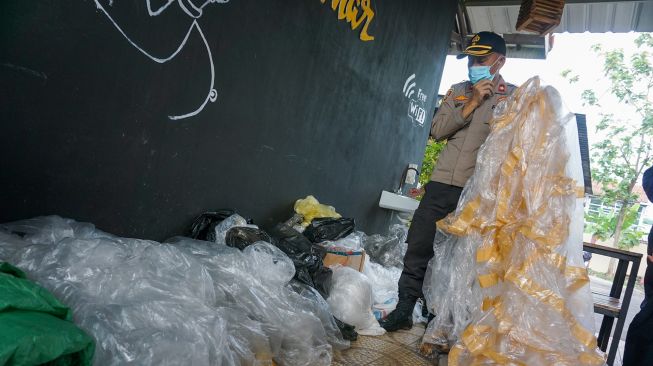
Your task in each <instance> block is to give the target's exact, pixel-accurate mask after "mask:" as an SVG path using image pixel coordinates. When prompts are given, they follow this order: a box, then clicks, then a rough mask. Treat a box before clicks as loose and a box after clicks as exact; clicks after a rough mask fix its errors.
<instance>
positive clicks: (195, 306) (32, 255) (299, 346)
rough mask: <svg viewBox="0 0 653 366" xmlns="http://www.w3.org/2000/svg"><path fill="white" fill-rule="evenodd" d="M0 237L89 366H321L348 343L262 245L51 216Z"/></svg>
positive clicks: (320, 303)
mask: <svg viewBox="0 0 653 366" xmlns="http://www.w3.org/2000/svg"><path fill="white" fill-rule="evenodd" d="M9 233H20V234H18V235H16V234H9ZM0 234H1V235H0V248H2V250H1V251H0V260H7V261H9V262H11V263H14V264H15V265H17V266H18V267H19V268H21V269H23V270H25V271H26V272H27V274H28V276H29V277H30V278H31V279H33V280H36V281H37V282H38V283H40V284H41V285H43V286H44V287H46V288H47V289H49V290H50V291H52V292H53V293H54V294H55V295H56V296H57V297H58V298H59V299H60V300H61V301H62V302H63V303H65V304H66V305H68V306H70V307H71V308H72V310H73V313H74V321H75V323H76V324H77V325H78V326H80V327H81V328H82V329H84V330H86V331H87V332H88V333H89V334H91V335H92V336H93V337H94V338H95V339H96V341H97V347H96V355H95V358H94V364H96V365H181V364H183V365H269V364H271V362H272V360H274V361H275V362H276V363H277V364H279V365H329V364H330V362H331V357H332V356H331V355H332V352H331V351H332V349H334V348H335V349H344V348H346V347H348V346H349V342H348V341H345V340H344V339H343V338H342V335H341V334H340V331H339V329H338V328H337V325H336V323H335V320H334V319H333V317H332V315H331V312H330V309H329V305H328V303H327V302H326V300H324V298H322V297H321V296H320V295H319V293H317V291H316V290H315V289H313V288H311V287H309V286H306V285H303V284H301V283H299V282H297V281H294V280H291V279H292V278H293V276H294V272H295V271H294V266H293V263H292V261H291V260H290V259H289V258H288V257H287V256H286V255H285V254H284V253H283V252H282V251H281V250H280V249H278V248H277V247H275V246H273V245H271V244H269V243H265V242H257V243H254V244H252V245H251V246H248V247H247V248H245V249H244V250H243V251H242V252H241V251H240V250H238V249H235V248H231V247H227V246H225V245H221V244H215V243H210V242H206V241H197V240H193V239H189V238H183V237H177V238H173V239H171V240H169V241H168V242H165V243H158V242H154V241H147V240H139V239H127V238H120V237H116V236H112V235H110V234H106V233H103V232H101V231H99V230H96V229H95V228H94V227H93V225H91V224H86V223H77V222H75V221H73V220H69V219H62V218H60V217H56V216H49V217H39V218H35V219H30V220H24V221H21V222H16V223H10V224H3V225H0ZM21 236H22V238H21Z"/></svg>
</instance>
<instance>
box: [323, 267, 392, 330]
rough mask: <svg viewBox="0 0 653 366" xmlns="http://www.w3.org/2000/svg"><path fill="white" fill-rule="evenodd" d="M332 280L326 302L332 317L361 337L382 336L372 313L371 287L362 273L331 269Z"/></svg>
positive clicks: (346, 269)
mask: <svg viewBox="0 0 653 366" xmlns="http://www.w3.org/2000/svg"><path fill="white" fill-rule="evenodd" d="M332 270H333V278H332V281H333V282H332V285H331V291H330V292H329V298H327V302H328V303H329V306H330V308H331V311H332V313H333V316H335V317H336V318H338V319H340V320H342V321H343V322H345V323H346V324H351V325H353V326H354V327H355V328H356V332H358V333H359V334H363V335H383V334H385V330H384V329H383V328H381V327H380V325H379V323H378V321H377V320H376V318H375V317H374V314H373V313H372V285H371V284H370V280H369V279H368V278H367V277H366V276H365V275H364V274H362V273H360V272H358V271H356V270H355V269H352V268H349V267H346V266H335V267H332Z"/></svg>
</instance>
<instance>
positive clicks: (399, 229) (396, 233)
mask: <svg viewBox="0 0 653 366" xmlns="http://www.w3.org/2000/svg"><path fill="white" fill-rule="evenodd" d="M361 234H362V238H363V247H364V248H365V252H366V253H367V255H369V256H370V258H371V259H372V261H374V262H376V263H378V264H380V265H382V266H384V267H397V268H401V269H403V267H404V262H403V261H404V255H405V254H406V249H407V248H408V244H406V236H407V235H408V228H407V227H406V226H405V225H402V224H395V225H392V226H391V227H390V230H389V231H388V235H387V236H382V235H380V234H374V235H370V236H367V235H365V234H363V233H361Z"/></svg>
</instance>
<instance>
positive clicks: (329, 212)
mask: <svg viewBox="0 0 653 366" xmlns="http://www.w3.org/2000/svg"><path fill="white" fill-rule="evenodd" d="M295 212H296V213H298V214H300V215H302V217H303V219H304V221H303V222H302V226H303V227H306V226H308V225H309V224H310V223H311V221H313V219H315V218H320V217H333V218H336V219H337V218H340V217H341V216H340V214H339V213H337V212H336V209H335V208H333V207H331V206H327V205H323V204H321V203H320V202H318V200H317V199H316V198H315V197H313V196H307V197H306V198H304V199H299V200H297V201H296V202H295Z"/></svg>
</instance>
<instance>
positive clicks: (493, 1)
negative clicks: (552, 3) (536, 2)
mask: <svg viewBox="0 0 653 366" xmlns="http://www.w3.org/2000/svg"><path fill="white" fill-rule="evenodd" d="M632 2H637V3H645V2H653V0H567V1H565V3H566V4H589V3H632ZM521 3H522V2H521V1H520V0H465V1H464V4H465V6H509V5H521Z"/></svg>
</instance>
